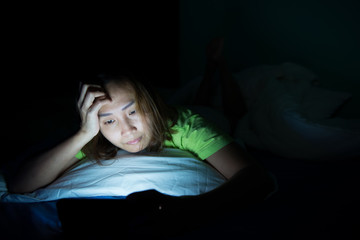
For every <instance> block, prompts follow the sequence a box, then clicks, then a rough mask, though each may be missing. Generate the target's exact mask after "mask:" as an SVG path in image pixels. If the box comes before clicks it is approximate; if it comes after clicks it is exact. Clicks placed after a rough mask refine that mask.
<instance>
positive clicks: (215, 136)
mask: <svg viewBox="0 0 360 240" xmlns="http://www.w3.org/2000/svg"><path fill="white" fill-rule="evenodd" d="M177 110H178V114H179V115H178V120H177V122H176V124H175V125H174V126H173V127H172V128H171V130H174V133H173V134H172V140H170V141H169V140H166V141H165V147H169V148H178V149H181V150H186V151H189V152H191V153H193V154H194V155H196V156H197V157H198V158H200V159H201V160H204V159H206V158H208V157H209V156H211V155H212V154H214V153H215V152H217V151H218V150H220V149H221V148H222V147H224V146H226V145H228V144H229V143H231V142H232V141H233V139H232V138H231V137H230V136H229V135H228V134H226V133H224V132H223V131H221V130H219V129H218V128H217V127H215V125H213V124H211V123H209V122H208V121H206V120H205V119H204V118H203V117H201V116H200V115H199V114H196V113H193V112H192V111H191V110H190V109H186V108H178V109H177ZM75 157H76V158H78V159H82V158H84V157H85V154H84V153H83V152H82V151H80V152H78V153H77V154H76V156H75Z"/></svg>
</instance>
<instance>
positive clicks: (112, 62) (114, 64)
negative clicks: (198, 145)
mask: <svg viewBox="0 0 360 240" xmlns="http://www.w3.org/2000/svg"><path fill="white" fill-rule="evenodd" d="M359 10H360V2H359V1H356V0H344V1H338V0H329V1H325V0H316V1H310V0H293V1H285V0H275V1H267V0H256V1H252V0H242V1H237V0H226V1H220V0H213V1H207V0H198V1H191V0H177V1H119V2H116V3H113V4H108V3H102V4H99V3H92V4H89V3H86V4H60V3H48V4H34V3H21V4H5V5H4V6H3V11H4V21H3V28H2V44H1V46H2V53H3V55H2V59H3V64H2V69H3V72H2V73H3V74H2V80H3V81H2V83H3V84H4V85H3V88H2V89H3V91H4V92H3V94H2V102H3V108H4V109H5V110H3V112H4V113H3V114H2V117H3V118H2V120H3V123H4V125H3V128H4V129H3V133H4V134H3V136H4V138H5V139H6V143H7V144H6V146H5V147H8V146H10V147H12V148H15V149H16V151H12V152H11V153H10V157H11V158H12V157H13V155H14V153H15V155H16V154H17V153H19V152H21V151H22V150H23V149H26V148H27V147H29V146H33V145H34V144H37V143H38V142H39V141H42V139H46V138H49V137H50V138H51V137H52V135H53V134H55V135H56V133H54V132H60V133H61V134H62V133H63V132H67V131H68V130H69V131H70V132H71V131H74V130H75V129H77V128H78V125H77V122H76V121H77V120H78V119H77V118H78V116H77V113H76V109H75V103H76V96H77V94H78V86H79V82H80V81H87V80H88V79H91V78H93V77H94V76H96V74H97V73H99V72H102V71H113V70H117V69H118V68H124V67H125V68H130V69H133V70H134V71H135V72H137V73H140V74H142V75H145V76H146V77H147V78H148V80H149V81H151V82H152V83H153V84H154V85H155V86H161V87H165V88H172V89H174V88H177V87H179V86H182V85H183V84H186V83H187V82H189V81H191V80H192V79H194V78H195V77H197V76H199V75H201V74H202V73H203V71H204V64H205V54H204V49H205V46H206V44H207V43H208V42H209V41H210V40H211V39H212V38H213V37H216V36H224V37H225V48H224V52H225V57H226V58H227V59H228V62H229V65H230V69H231V70H232V71H233V72H237V71H240V70H242V69H243V68H246V67H252V66H256V65H259V64H280V63H283V62H294V63H297V64H300V65H302V66H304V67H307V68H309V69H310V70H312V71H314V72H315V73H316V74H318V76H319V80H320V83H321V86H322V87H325V88H328V89H331V90H339V91H346V92H350V93H351V94H353V98H352V99H351V100H350V101H349V102H348V103H347V104H346V105H345V106H343V108H342V109H341V111H340V112H339V113H340V116H341V117H345V118H359V116H360V112H359V109H360V108H359V105H360V104H359V103H360V102H359V101H360V97H359V96H360V85H359V83H360V71H359V66H360V57H359V56H360V45H359V42H360V31H359V28H358V26H359V22H360V19H359V18H360V15H359V14H358V12H359ZM74 122H75V124H74Z"/></svg>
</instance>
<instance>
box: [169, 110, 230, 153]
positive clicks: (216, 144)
mask: <svg viewBox="0 0 360 240" xmlns="http://www.w3.org/2000/svg"><path fill="white" fill-rule="evenodd" d="M178 114H179V116H178V120H177V122H176V124H175V125H174V126H173V127H172V128H171V129H172V130H175V133H174V134H172V140H171V141H168V140H167V141H165V147H171V148H179V149H182V150H187V151H189V152H191V153H193V154H195V155H196V156H197V157H199V158H200V159H202V160H204V159H206V158H208V157H209V156H211V155H212V154H214V153H215V152H217V151H218V150H220V149H221V148H222V147H224V146H226V145H228V144H229V143H231V142H232V141H233V139H232V138H231V137H230V136H229V135H228V134H226V133H224V132H223V131H221V130H219V129H218V128H217V127H216V126H215V125H213V124H211V123H209V122H208V121H206V120H205V119H204V118H203V117H201V116H200V115H199V114H196V113H193V112H192V111H191V110H189V109H186V108H178Z"/></svg>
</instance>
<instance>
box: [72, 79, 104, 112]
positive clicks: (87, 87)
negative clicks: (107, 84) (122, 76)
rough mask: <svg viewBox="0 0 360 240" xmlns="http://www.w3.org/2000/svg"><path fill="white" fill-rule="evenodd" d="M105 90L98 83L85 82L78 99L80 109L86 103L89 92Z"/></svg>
mask: <svg viewBox="0 0 360 240" xmlns="http://www.w3.org/2000/svg"><path fill="white" fill-rule="evenodd" d="M94 91H97V92H103V90H102V88H101V86H100V85H96V84H83V85H82V87H81V92H80V96H79V100H78V109H79V110H80V109H81V107H82V106H83V105H84V101H85V98H86V96H87V94H88V93H89V92H94Z"/></svg>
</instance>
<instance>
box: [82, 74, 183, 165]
mask: <svg viewBox="0 0 360 240" xmlns="http://www.w3.org/2000/svg"><path fill="white" fill-rule="evenodd" d="M99 78H100V84H101V85H102V86H103V87H104V86H105V85H106V84H107V83H109V82H113V81H115V82H116V83H119V84H126V86H128V87H130V88H131V89H130V90H132V91H133V92H134V95H135V102H136V103H137V104H136V106H137V109H136V111H137V112H138V113H139V114H141V115H142V116H143V117H144V119H146V121H147V124H148V126H149V127H150V131H151V133H152V137H151V140H150V143H149V145H148V146H147V147H146V148H145V149H146V150H147V151H149V152H160V151H161V150H162V149H163V148H164V142H165V140H171V134H172V130H171V127H172V126H173V125H174V124H175V122H176V120H177V111H176V110H175V109H173V108H171V107H169V106H168V105H166V104H165V103H164V101H163V100H162V99H161V97H160V96H159V95H158V94H157V93H156V92H155V91H154V89H153V88H152V87H151V86H150V85H149V84H147V82H146V81H145V80H144V79H141V78H139V77H135V75H133V74H132V73H121V74H119V73H117V74H101V75H99ZM104 89H105V88H104ZM145 115H146V118H145ZM119 149H120V148H118V147H116V146H115V145H113V144H112V143H110V142H109V141H108V140H107V139H106V138H105V137H104V136H103V134H102V133H101V132H100V131H99V133H98V134H97V135H96V136H95V137H94V138H93V139H92V140H91V141H90V142H89V143H87V144H86V145H85V146H84V147H83V149H82V151H83V152H84V154H85V155H86V156H87V157H89V158H91V159H94V160H96V161H97V162H98V163H99V164H101V160H105V159H111V158H114V157H115V156H116V153H117V152H118V150H119Z"/></svg>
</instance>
